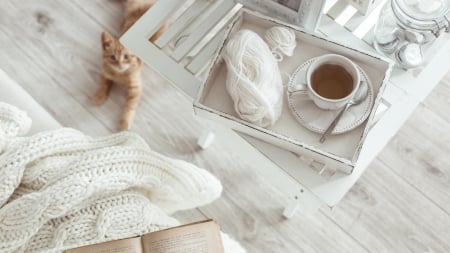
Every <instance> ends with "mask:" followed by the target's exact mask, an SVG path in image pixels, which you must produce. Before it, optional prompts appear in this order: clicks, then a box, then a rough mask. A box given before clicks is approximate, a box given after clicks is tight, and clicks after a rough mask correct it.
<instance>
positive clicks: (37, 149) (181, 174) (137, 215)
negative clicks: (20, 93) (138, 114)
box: [0, 102, 244, 253]
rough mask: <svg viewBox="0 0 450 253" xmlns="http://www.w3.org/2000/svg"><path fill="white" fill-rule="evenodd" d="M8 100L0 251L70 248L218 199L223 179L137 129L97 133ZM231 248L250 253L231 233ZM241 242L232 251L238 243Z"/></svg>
mask: <svg viewBox="0 0 450 253" xmlns="http://www.w3.org/2000/svg"><path fill="white" fill-rule="evenodd" d="M30 125H31V120H30V118H29V117H28V116H27V115H26V113H24V112H22V111H20V110H19V109H17V108H15V107H13V106H11V105H8V104H5V103H1V102H0V252H2V253H6V252H30V253H31V252H32V253H36V252H62V251H63V250H65V249H68V248H74V247H78V246H81V245H86V244H92V243H99V242H103V241H109V240H113V239H118V238H125V237H132V236H136V235H140V234H144V233H148V232H152V231H156V230H160V229H164V228H168V227H172V226H176V225H178V224H179V223H178V221H177V220H175V219H173V218H171V217H170V216H168V214H170V213H173V212H175V211H178V210H183V209H190V208H195V207H198V206H200V205H204V204H207V203H210V202H211V201H213V200H214V199H216V198H218V197H219V196H220V194H221V191H222V186H221V184H220V182H219V181H218V180H217V179H216V178H215V177H214V176H212V175H211V174H210V173H208V172H207V171H206V170H203V169H200V168H198V167H196V166H194V165H192V164H190V163H187V162H184V161H181V160H174V159H171V158H168V157H165V156H163V155H161V154H158V153H156V152H154V151H152V150H151V149H150V148H149V147H148V145H147V144H146V143H145V141H143V139H141V138H140V137H139V136H138V135H135V134H133V133H130V132H121V133H118V134H114V135H110V136H106V137H102V138H92V137H89V136H86V135H84V134H83V133H81V132H79V131H76V130H73V129H68V128H62V129H59V130H53V131H47V132H41V133H38V134H36V135H32V136H26V137H25V136H24V135H25V134H26V133H27V131H28V129H29V128H30ZM224 245H225V248H227V245H230V246H229V249H226V251H227V252H232V251H233V252H244V250H243V249H242V248H240V247H239V245H237V244H236V243H235V242H234V241H231V240H230V239H229V238H228V237H227V236H225V237H224ZM231 248H233V249H232V250H230V249H231Z"/></svg>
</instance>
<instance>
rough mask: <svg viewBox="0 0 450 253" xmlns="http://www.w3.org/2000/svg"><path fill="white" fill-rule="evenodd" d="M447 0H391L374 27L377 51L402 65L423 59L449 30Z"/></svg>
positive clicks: (415, 65)
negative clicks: (443, 33)
mask: <svg viewBox="0 0 450 253" xmlns="http://www.w3.org/2000/svg"><path fill="white" fill-rule="evenodd" d="M449 2H450V0H390V1H388V2H387V3H386V5H385V6H384V7H383V10H382V11H381V14H380V17H379V19H378V21H377V24H376V26H375V31H374V32H375V39H374V46H375V48H376V50H377V51H378V52H380V53H382V54H384V55H386V56H388V57H390V58H392V59H393V60H395V61H396V63H397V64H398V65H400V66H401V67H403V68H407V69H409V68H415V67H418V66H420V65H422V63H423V62H424V60H425V57H426V56H427V55H426V50H427V48H428V47H429V46H430V45H431V44H432V43H433V42H434V41H435V40H436V38H438V37H439V36H440V34H441V33H442V31H445V32H449V29H450V21H449V20H450V3H449Z"/></svg>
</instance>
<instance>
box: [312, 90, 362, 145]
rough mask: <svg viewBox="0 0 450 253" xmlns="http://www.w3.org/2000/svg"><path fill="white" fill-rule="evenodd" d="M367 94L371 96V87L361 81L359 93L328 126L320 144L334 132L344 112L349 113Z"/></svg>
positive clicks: (357, 92)
mask: <svg viewBox="0 0 450 253" xmlns="http://www.w3.org/2000/svg"><path fill="white" fill-rule="evenodd" d="M367 94H369V87H368V86H367V83H366V82H363V81H361V82H360V84H359V88H358V91H356V93H355V95H354V96H353V97H352V98H351V99H350V100H349V101H348V102H347V104H345V106H344V107H343V108H342V109H341V111H340V112H339V114H338V115H337V116H336V118H334V120H333V122H331V124H330V125H329V126H328V128H327V130H325V132H324V133H323V134H322V137H320V143H323V142H324V141H325V139H326V138H327V137H328V135H330V134H331V132H333V130H334V128H335V127H336V125H337V124H338V122H339V120H340V119H341V117H342V115H343V114H344V112H345V111H347V110H348V108H350V106H352V105H357V104H360V103H361V102H363V101H364V100H365V99H366V97H367Z"/></svg>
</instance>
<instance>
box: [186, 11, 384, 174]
mask: <svg viewBox="0 0 450 253" xmlns="http://www.w3.org/2000/svg"><path fill="white" fill-rule="evenodd" d="M275 25H283V26H287V27H289V28H291V29H294V30H295V32H296V36H297V44H298V45H297V48H296V50H295V52H294V56H292V57H290V58H286V59H285V60H283V62H281V63H280V65H279V66H280V71H281V72H282V73H286V74H291V73H293V72H294V70H295V69H296V68H297V67H298V66H299V65H301V64H302V63H303V62H305V61H307V60H308V59H310V58H313V57H316V56H319V55H322V54H327V53H337V54H341V55H344V56H346V57H348V58H350V59H352V60H353V61H354V62H355V63H356V64H358V65H359V66H360V67H361V68H362V69H363V70H364V71H365V73H366V74H367V75H368V77H369V78H370V80H371V82H372V84H373V88H374V94H375V95H376V96H375V101H374V105H373V107H372V111H371V114H370V115H369V118H368V120H367V121H366V122H364V123H362V124H361V125H360V126H358V127H357V128H355V129H354V130H352V131H349V132H346V133H343V134H339V135H333V136H331V137H329V139H327V141H326V142H325V143H323V144H321V143H320V142H319V139H320V134H318V133H315V132H312V131H310V130H308V129H307V128H305V127H303V126H302V125H301V124H299V123H298V121H297V120H296V119H295V118H294V117H293V116H292V113H291V112H290V110H289V109H288V107H287V101H286V92H285V94H284V105H283V111H282V115H281V117H280V119H279V120H278V121H277V122H276V123H275V125H273V126H271V127H269V128H262V127H259V126H256V125H254V124H252V123H249V122H246V121H244V120H241V119H240V118H238V116H237V114H236V113H235V111H234V108H233V102H232V100H231V97H230V96H229V95H228V93H227V91H226V88H225V86H226V85H225V80H226V78H225V77H226V71H227V69H226V65H225V63H224V62H223V60H222V58H221V52H222V49H223V45H225V43H226V38H229V37H230V35H231V34H233V33H235V32H236V31H238V30H240V29H243V28H246V29H250V30H253V31H255V32H256V33H258V34H260V35H261V36H263V35H264V32H265V31H266V30H267V29H268V28H270V27H272V26H275ZM391 69H392V63H391V62H390V61H389V60H386V59H384V58H380V56H377V55H374V54H371V53H368V52H363V51H360V50H356V49H353V48H350V47H347V46H344V45H342V44H340V43H338V42H336V41H333V40H330V39H329V38H324V37H320V36H318V35H315V34H311V33H309V32H307V31H305V30H301V29H300V28H298V27H293V26H290V25H288V24H284V23H282V22H280V21H276V20H273V19H271V18H268V17H265V16H262V15H260V14H257V13H254V12H252V11H249V10H247V9H245V8H244V9H242V10H240V11H239V13H238V14H237V17H236V19H235V20H234V21H233V22H232V23H231V25H230V29H229V30H228V31H227V32H226V34H225V38H224V43H223V44H222V47H221V48H220V50H218V51H217V53H216V56H215V60H214V62H213V64H212V66H211V68H210V71H209V75H208V78H207V79H206V81H205V82H204V83H203V84H202V85H201V87H200V90H199V93H198V96H197V98H196V100H195V102H194V110H195V112H196V113H197V114H198V115H200V116H203V117H206V118H210V119H213V120H215V121H218V122H221V123H223V124H225V125H227V126H229V127H230V128H232V129H235V130H237V131H240V132H243V133H246V134H249V135H251V136H254V137H257V138H259V139H261V140H264V141H266V142H268V143H271V144H274V145H277V146H279V147H282V148H284V149H287V150H290V151H292V152H295V153H298V154H301V155H306V156H308V157H311V158H312V159H314V160H315V161H318V162H321V163H323V164H324V165H327V166H333V167H336V168H337V169H340V170H342V171H343V172H346V173H351V172H352V170H353V168H354V166H355V164H356V161H357V160H358V156H359V153H360V150H361V147H362V144H363V142H364V139H365V136H366V135H367V132H368V130H369V128H370V125H371V122H372V121H373V119H374V115H375V111H376V108H377V106H378V104H379V103H380V100H381V94H382V92H383V90H384V87H385V83H386V81H387V80H388V78H389V74H390V71H391ZM285 82H287V80H285Z"/></svg>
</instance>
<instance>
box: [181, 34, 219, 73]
mask: <svg viewBox="0 0 450 253" xmlns="http://www.w3.org/2000/svg"><path fill="white" fill-rule="evenodd" d="M226 32H227V29H223V30H221V31H220V32H219V33H217V34H216V36H214V38H213V39H212V40H210V41H209V43H208V44H207V45H206V46H205V47H203V49H202V50H201V51H200V53H198V54H197V55H196V56H195V57H194V59H193V60H192V61H191V62H190V63H189V64H188V65H187V66H186V68H187V69H188V70H189V71H190V72H191V73H193V74H197V73H199V72H201V71H202V69H203V68H204V67H206V65H207V63H208V61H211V60H212V59H211V58H212V56H213V55H214V52H215V51H216V50H217V49H218V48H219V46H220V45H221V44H222V43H223V40H224V39H225V38H224V37H225V34H226Z"/></svg>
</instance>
